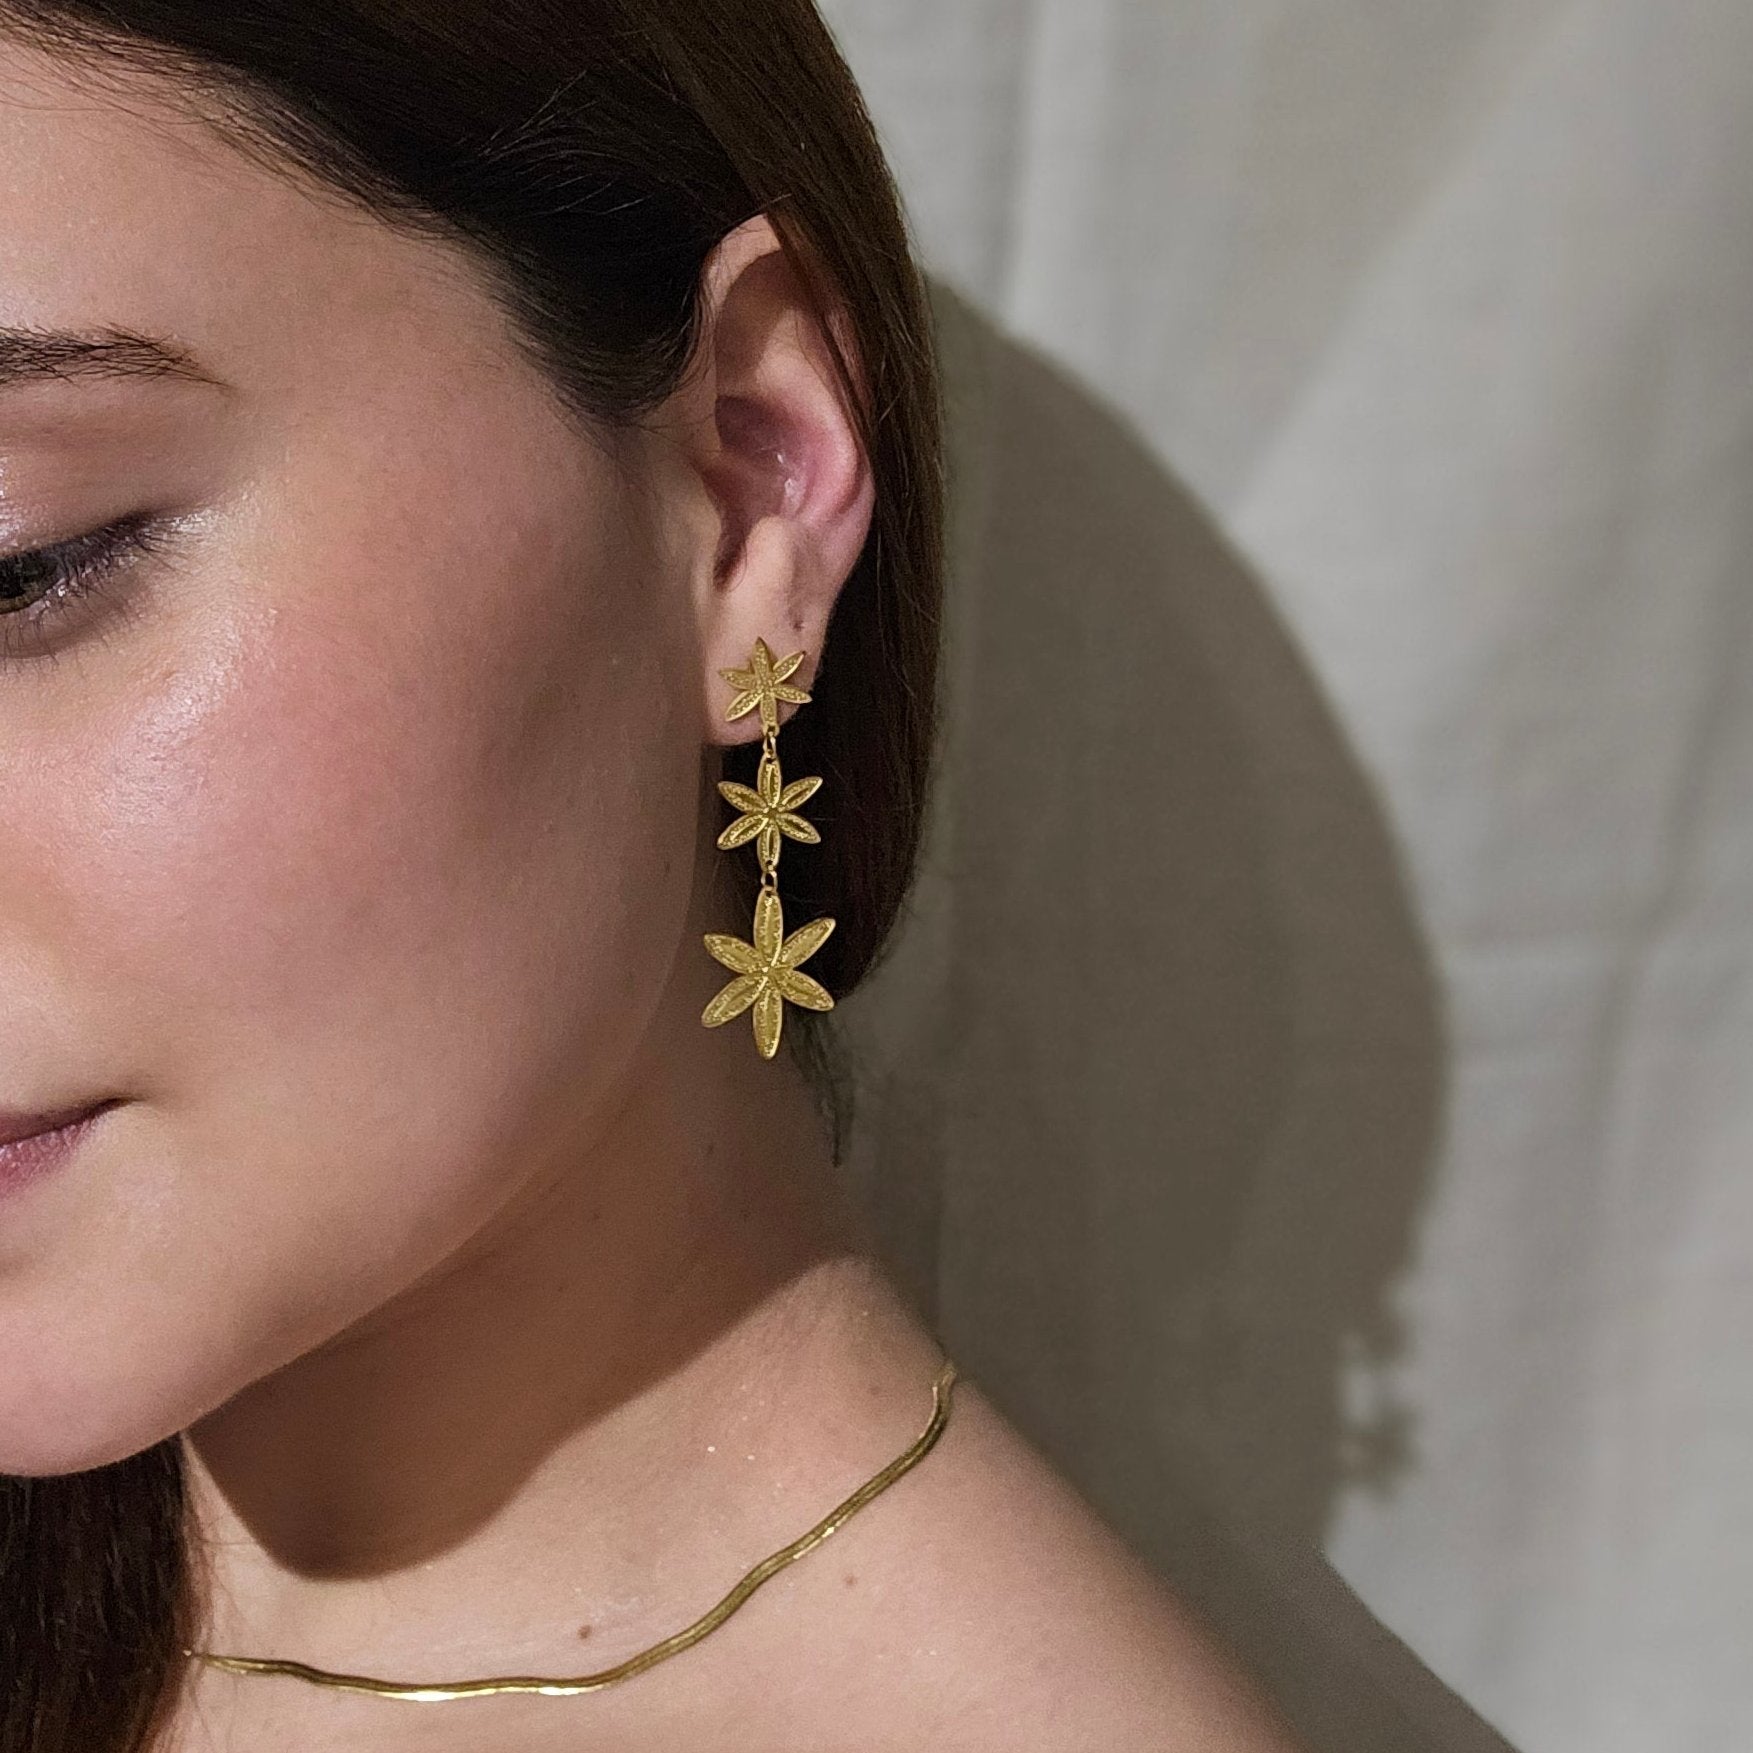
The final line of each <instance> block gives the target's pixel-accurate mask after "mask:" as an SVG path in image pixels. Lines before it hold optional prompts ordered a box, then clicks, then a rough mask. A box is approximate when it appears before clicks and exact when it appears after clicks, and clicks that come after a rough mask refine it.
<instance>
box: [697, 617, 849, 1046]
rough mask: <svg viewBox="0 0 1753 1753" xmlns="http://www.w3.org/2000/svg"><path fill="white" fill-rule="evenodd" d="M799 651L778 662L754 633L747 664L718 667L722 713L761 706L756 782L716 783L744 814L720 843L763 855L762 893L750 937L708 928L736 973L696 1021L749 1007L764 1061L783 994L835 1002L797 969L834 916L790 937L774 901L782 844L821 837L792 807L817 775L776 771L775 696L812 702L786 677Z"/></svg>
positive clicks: (812, 789)
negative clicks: (723, 689) (788, 776)
mask: <svg viewBox="0 0 1753 1753" xmlns="http://www.w3.org/2000/svg"><path fill="white" fill-rule="evenodd" d="M803 656H804V654H803V653H802V652H801V651H794V652H793V653H792V654H791V656H790V657H783V658H780V659H779V660H778V661H777V662H775V661H774V657H773V653H772V651H771V650H769V648H768V645H767V641H766V640H764V639H757V640H756V641H755V649H754V653H753V655H752V656H751V657H750V659H749V667H748V668H747V669H742V670H720V671H719V672H718V673H719V674H720V675H721V676H723V677H724V679H725V680H726V681H727V682H729V683H730V684H731V685H732V687H734V688H735V689H736V691H737V694H736V698H735V699H734V700H732V701H731V703H730V706H729V708H728V709H727V710H726V712H725V715H724V716H725V717H726V719H736V718H741V717H742V716H743V715H744V714H745V713H747V712H752V711H753V710H754V709H755V707H757V706H759V707H760V709H761V765H760V768H759V770H758V771H757V773H756V775H755V788H754V789H753V790H751V789H750V788H749V787H748V786H746V785H739V784H738V783H737V782H736V781H735V780H734V779H721V780H719V782H718V789H719V792H720V794H721V795H722V796H723V797H724V799H725V801H726V802H727V803H732V804H734V805H735V806H736V807H737V808H738V809H739V810H741V811H742V812H743V813H742V814H741V815H740V816H738V817H737V819H736V820H735V821H734V822H732V823H731V824H730V826H729V827H727V828H726V829H725V830H724V832H723V833H722V834H720V835H719V836H718V845H719V847H720V848H721V849H722V850H724V851H726V852H728V851H729V850H730V849H731V848H732V847H735V846H741V845H743V844H744V843H745V842H746V841H749V840H753V841H754V842H755V852H756V856H757V857H758V858H759V859H760V861H761V892H760V894H759V895H758V896H757V897H756V899H755V941H754V942H753V943H744V942H743V940H742V939H741V938H740V937H727V936H725V935H724V933H722V932H718V931H709V932H707V933H706V947H707V949H709V950H710V951H711V952H712V954H713V956H714V957H715V958H716V959H717V960H718V961H720V962H722V963H723V964H724V965H725V967H727V968H730V969H732V970H733V971H734V972H735V974H736V978H735V979H734V980H732V981H731V982H730V983H729V984H728V985H727V986H725V987H724V988H723V990H722V991H720V992H719V994H718V996H717V997H716V998H714V999H713V1000H712V1002H711V1003H710V1004H709V1005H707V1007H706V1008H705V1010H704V1011H702V1012H701V1013H700V1020H701V1022H703V1023H704V1024H705V1025H706V1026H707V1028H709V1029H715V1028H717V1027H718V1025H719V1024H720V1023H727V1022H729V1021H730V1019H731V1018H732V1017H735V1016H741V1015H742V1013H743V1012H744V1011H745V1010H748V1009H749V1008H750V1006H751V1005H752V1006H753V1007H754V1013H755V1015H754V1021H755V1046H756V1047H757V1048H758V1049H759V1050H760V1054H761V1057H762V1058H763V1059H771V1058H772V1057H773V1055H774V1054H775V1053H777V1052H778V1051H779V1031H780V1028H781V1026H782V1025H783V1023H784V1020H785V1001H786V999H788V998H789V999H790V1000H791V1002H792V1003H793V1004H801V1005H803V1006H804V1007H805V1008H806V1009H808V1010H832V1009H833V1008H834V1000H833V998H832V996H831V995H830V994H829V992H828V989H827V988H826V987H825V986H823V985H822V984H821V983H820V981H817V980H812V979H811V978H810V977H809V975H808V974H804V973H800V972H799V970H798V964H799V963H800V962H804V961H807V960H808V959H809V957H811V956H813V955H814V954H815V953H816V951H817V950H819V949H820V948H821V947H822V945H823V944H824V943H826V942H827V939H828V933H829V932H831V931H832V930H833V929H834V921H833V920H832V919H828V918H826V917H824V918H821V919H812V920H811V921H810V922H809V924H808V925H803V926H799V927H798V929H797V930H796V931H794V932H793V933H792V934H791V936H790V937H787V936H786V935H785V916H784V914H783V913H782V912H781V910H780V906H779V876H778V870H779V849H780V846H781V844H782V842H783V841H784V840H785V839H787V838H789V839H792V840H803V841H806V842H809V843H811V844H814V843H817V842H819V841H820V840H821V838H822V837H821V835H820V834H818V833H817V832H816V830H815V828H814V827H813V826H811V824H810V823H809V822H807V821H805V820H804V818H803V817H802V816H800V815H799V814H798V813H797V810H798V805H799V804H801V803H804V802H806V801H807V800H808V799H810V798H812V797H814V796H815V794H816V792H817V791H818V790H819V789H820V787H821V783H822V782H821V780H820V779H794V780H792V782H791V783H790V784H789V785H786V784H784V783H783V782H782V780H781V778H780V774H779V749H778V741H779V702H780V701H781V700H789V701H791V702H793V703H794V704H795V705H799V706H803V705H807V704H808V702H809V695H808V694H806V693H805V692H804V691H803V689H802V688H794V687H792V686H791V684H790V683H789V681H788V680H787V678H788V677H790V676H791V675H792V674H793V673H794V672H795V671H796V669H797V666H798V665H799V664H800V663H802V662H803Z"/></svg>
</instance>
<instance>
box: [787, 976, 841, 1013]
mask: <svg viewBox="0 0 1753 1753" xmlns="http://www.w3.org/2000/svg"><path fill="white" fill-rule="evenodd" d="M773 984H774V985H775V986H777V987H778V988H779V990H780V991H781V992H783V993H784V994H785V996H786V997H787V998H789V999H790V1000H791V1002H792V1003H793V1004H801V1005H802V1006H803V1007H804V1008H805V1009H806V1010H832V1009H833V1008H834V995H833V994H832V993H831V992H829V990H828V989H827V987H826V986H824V985H823V984H822V983H821V981H820V980H812V979H811V978H810V977H809V975H808V974H803V973H800V972H799V971H798V970H797V969H796V968H780V969H777V970H776V971H775V973H774V975H773Z"/></svg>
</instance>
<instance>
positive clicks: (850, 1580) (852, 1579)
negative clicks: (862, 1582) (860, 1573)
mask: <svg viewBox="0 0 1753 1753" xmlns="http://www.w3.org/2000/svg"><path fill="white" fill-rule="evenodd" d="M857 1581H858V1578H857V1577H855V1576H854V1575H853V1574H852V1572H851V1571H847V1573H846V1586H847V1588H851V1587H852V1585H853V1584H854V1583H855V1582H857Z"/></svg>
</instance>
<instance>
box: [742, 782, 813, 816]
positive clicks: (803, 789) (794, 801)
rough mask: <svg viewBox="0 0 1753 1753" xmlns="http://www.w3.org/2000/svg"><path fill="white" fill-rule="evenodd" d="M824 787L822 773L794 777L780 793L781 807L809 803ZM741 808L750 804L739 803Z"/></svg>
mask: <svg viewBox="0 0 1753 1753" xmlns="http://www.w3.org/2000/svg"><path fill="white" fill-rule="evenodd" d="M821 788H822V780H821V775H820V774H812V775H811V776H810V777H809V778H808V779H794V780H792V782H791V783H790V784H789V785H788V786H786V788H785V789H784V790H783V791H782V792H780V794H779V807H780V808H781V809H782V810H794V809H796V808H797V807H798V805H799V804H805V803H808V802H809V800H810V799H811V798H812V797H814V796H815V795H816V793H817V792H818V791H820V790H821ZM737 807H738V808H739V809H747V808H748V805H746V804H739V805H738V806H737Z"/></svg>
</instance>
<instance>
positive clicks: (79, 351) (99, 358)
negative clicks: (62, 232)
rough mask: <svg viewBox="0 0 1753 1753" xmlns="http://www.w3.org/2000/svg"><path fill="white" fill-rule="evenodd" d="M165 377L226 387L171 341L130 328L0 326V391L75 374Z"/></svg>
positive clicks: (82, 376)
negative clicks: (23, 327) (27, 327)
mask: <svg viewBox="0 0 1753 1753" xmlns="http://www.w3.org/2000/svg"><path fill="white" fill-rule="evenodd" d="M89 377H119V378H142V377H145V378H171V379H173V380H176V381H180V382H183V383H201V384H208V385H212V386H214V387H216V388H219V389H230V388H231V387H232V386H231V385H230V384H228V383H227V382H226V381H225V379H224V378H221V377H215V376H214V375H213V374H212V373H211V372H209V371H208V370H206V369H205V367H203V366H202V365H201V363H200V361H199V360H198V359H196V357H195V356H194V354H193V353H191V352H189V350H188V349H187V348H185V347H182V346H180V345H179V344H178V343H177V342H175V341H169V340H165V339H164V338H162V337H161V336H157V335H143V334H139V333H137V332H135V331H134V330H131V329H117V328H110V327H107V326H101V327H98V328H94V329H78V330H75V329H15V328H5V327H0V390H4V389H10V388H12V387H13V386H14V385H16V384H27V383H43V382H48V381H52V380H60V381H63V382H66V381H71V380H72V379H75V378H89Z"/></svg>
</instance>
